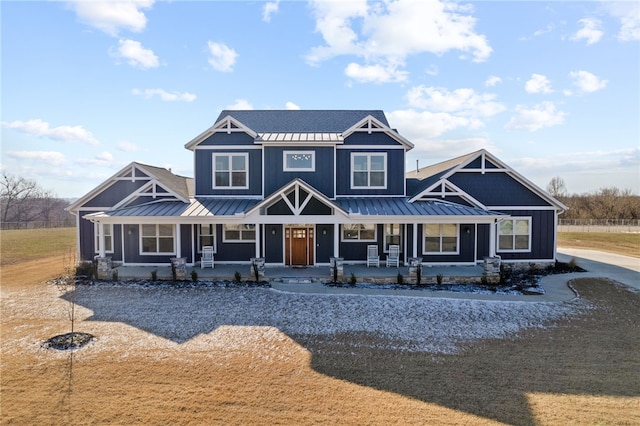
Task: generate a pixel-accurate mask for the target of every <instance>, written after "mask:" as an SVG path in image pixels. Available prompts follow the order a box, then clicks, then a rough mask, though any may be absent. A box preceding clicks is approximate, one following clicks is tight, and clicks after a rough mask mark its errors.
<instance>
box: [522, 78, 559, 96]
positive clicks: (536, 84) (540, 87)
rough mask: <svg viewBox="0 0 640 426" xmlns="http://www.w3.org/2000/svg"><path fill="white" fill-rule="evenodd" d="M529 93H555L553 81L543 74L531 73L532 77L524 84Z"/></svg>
mask: <svg viewBox="0 0 640 426" xmlns="http://www.w3.org/2000/svg"><path fill="white" fill-rule="evenodd" d="M524 90H526V92H527V93H553V89H552V88H551V82H550V81H549V79H548V78H547V77H545V76H544V75H542V74H531V78H530V79H529V80H528V81H527V82H526V83H525V84H524Z"/></svg>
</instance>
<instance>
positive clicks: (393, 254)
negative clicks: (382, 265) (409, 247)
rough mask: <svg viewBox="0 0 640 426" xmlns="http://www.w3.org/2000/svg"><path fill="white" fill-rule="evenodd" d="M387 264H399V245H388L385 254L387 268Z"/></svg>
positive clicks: (396, 265)
mask: <svg viewBox="0 0 640 426" xmlns="http://www.w3.org/2000/svg"><path fill="white" fill-rule="evenodd" d="M389 266H395V267H396V268H398V267H399V266H400V246H397V245H391V246H389V254H387V268H388V267H389Z"/></svg>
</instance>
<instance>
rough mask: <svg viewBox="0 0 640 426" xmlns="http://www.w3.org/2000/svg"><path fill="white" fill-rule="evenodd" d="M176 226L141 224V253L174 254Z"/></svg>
mask: <svg viewBox="0 0 640 426" xmlns="http://www.w3.org/2000/svg"><path fill="white" fill-rule="evenodd" d="M174 233H175V226H173V225H166V224H158V225H140V254H174V253H175V245H174V240H175V237H174Z"/></svg>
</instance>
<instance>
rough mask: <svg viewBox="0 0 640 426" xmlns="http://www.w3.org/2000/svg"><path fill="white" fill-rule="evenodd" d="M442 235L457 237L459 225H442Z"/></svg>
mask: <svg viewBox="0 0 640 426" xmlns="http://www.w3.org/2000/svg"><path fill="white" fill-rule="evenodd" d="M442 235H443V236H445V237H457V236H458V225H453V224H446V225H442Z"/></svg>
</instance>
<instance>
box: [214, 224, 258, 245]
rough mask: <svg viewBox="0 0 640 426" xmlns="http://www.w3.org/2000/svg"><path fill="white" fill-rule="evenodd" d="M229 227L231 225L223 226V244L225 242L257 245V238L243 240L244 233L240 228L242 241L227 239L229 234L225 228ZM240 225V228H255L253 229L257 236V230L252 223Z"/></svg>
mask: <svg viewBox="0 0 640 426" xmlns="http://www.w3.org/2000/svg"><path fill="white" fill-rule="evenodd" d="M227 225H229V224H224V225H222V242H224V243H255V242H256V238H255V237H253V239H251V240H245V239H242V231H243V229H242V228H240V239H239V240H232V239H227V233H226V232H225V231H226V229H225V228H226V227H227ZM239 225H240V226H245V225H251V226H253V227H254V229H253V231H254V234H253V235H256V234H255V233H256V232H257V231H256V229H255V225H254V224H252V223H246V224H245V223H242V224H239Z"/></svg>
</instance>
